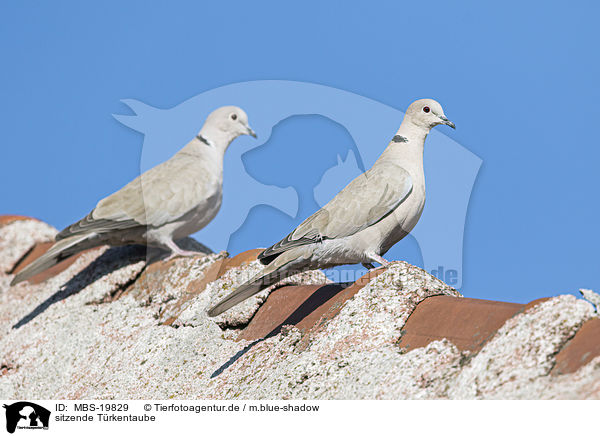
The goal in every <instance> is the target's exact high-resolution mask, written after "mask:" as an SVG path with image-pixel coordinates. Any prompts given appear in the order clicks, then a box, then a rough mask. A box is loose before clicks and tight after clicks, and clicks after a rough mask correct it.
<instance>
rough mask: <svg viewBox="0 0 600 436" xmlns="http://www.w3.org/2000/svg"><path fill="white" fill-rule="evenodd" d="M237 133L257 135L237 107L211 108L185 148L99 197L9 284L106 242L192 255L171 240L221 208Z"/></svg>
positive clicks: (194, 229)
mask: <svg viewBox="0 0 600 436" xmlns="http://www.w3.org/2000/svg"><path fill="white" fill-rule="evenodd" d="M240 135H251V136H254V137H255V138H256V134H255V133H254V131H253V130H252V129H251V128H250V126H249V125H248V116H247V115H246V113H245V112H244V111H243V110H242V109H240V108H239V107H235V106H224V107H221V108H219V109H217V110H215V111H214V112H212V113H211V114H210V115H209V116H208V118H207V119H206V122H205V123H204V126H203V127H202V129H201V130H200V133H199V134H198V135H197V136H196V137H195V138H194V139H192V140H191V141H190V142H189V143H188V144H187V145H186V146H185V147H183V148H182V149H181V150H180V151H178V152H177V153H176V154H175V155H174V156H173V157H171V158H170V159H169V160H167V161H166V162H163V163H162V164H160V165H157V166H156V167H154V168H152V169H150V170H148V171H146V172H145V173H143V174H142V175H140V176H139V177H137V178H136V179H134V180H133V181H132V182H130V183H129V184H127V185H125V186H124V187H123V188H121V189H120V190H119V191H117V192H115V193H114V194H112V195H109V196H108V197H106V198H104V199H102V200H100V201H99V202H98V204H97V205H96V207H95V208H94V210H92V211H91V212H90V213H89V214H88V215H87V216H86V217H85V218H83V219H82V220H80V221H78V222H76V223H75V224H72V225H70V226H69V227H67V228H66V229H64V230H63V231H62V232H60V233H59V234H58V235H56V243H55V244H54V245H53V246H52V247H51V248H50V249H49V250H48V251H47V252H46V253H45V254H44V255H42V256H41V257H39V258H38V259H36V260H35V261H34V262H32V263H31V264H29V265H28V266H26V267H25V268H24V269H23V270H22V271H21V272H19V273H18V274H17V275H16V276H15V278H14V279H13V281H12V283H11V284H12V285H14V284H16V283H19V282H22V281H23V280H27V279H28V278H30V277H32V276H34V275H35V274H37V273H39V272H41V271H44V270H46V269H48V268H50V267H51V266H53V265H55V264H57V263H58V262H60V261H61V260H63V259H65V258H67V257H69V256H72V255H74V254H76V253H78V252H80V251H83V250H86V249H88V248H92V247H97V246H99V245H104V244H108V245H127V244H145V245H151V246H156V247H161V248H164V249H167V250H169V251H170V252H171V255H170V257H169V258H172V257H175V256H190V255H193V254H196V253H194V252H192V251H185V250H182V249H181V248H179V247H178V246H177V245H176V244H175V242H174V241H175V240H177V239H181V238H184V237H186V236H188V235H191V234H192V233H195V232H197V231H198V230H200V229H202V228H203V227H205V226H206V225H207V224H208V223H209V222H210V221H211V220H212V219H213V218H214V217H215V215H216V214H217V212H218V211H219V208H220V207H221V199H222V193H223V190H222V188H223V157H224V154H225V151H226V150H227V147H228V146H229V144H231V142H232V141H233V140H234V139H235V138H237V137H238V136H240Z"/></svg>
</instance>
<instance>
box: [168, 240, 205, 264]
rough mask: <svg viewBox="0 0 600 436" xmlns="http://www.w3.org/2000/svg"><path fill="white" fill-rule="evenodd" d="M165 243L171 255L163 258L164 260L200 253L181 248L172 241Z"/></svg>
mask: <svg viewBox="0 0 600 436" xmlns="http://www.w3.org/2000/svg"><path fill="white" fill-rule="evenodd" d="M166 245H167V247H169V250H171V255H170V256H169V257H167V258H166V259H165V262H168V261H169V260H172V259H175V258H176V257H191V256H197V255H198V254H201V253H198V252H197V251H189V250H182V249H181V248H179V247H178V246H177V244H175V242H173V241H168V242H167V243H166Z"/></svg>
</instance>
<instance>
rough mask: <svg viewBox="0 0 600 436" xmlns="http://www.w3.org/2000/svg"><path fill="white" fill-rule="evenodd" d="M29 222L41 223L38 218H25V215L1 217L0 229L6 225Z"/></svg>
mask: <svg viewBox="0 0 600 436" xmlns="http://www.w3.org/2000/svg"><path fill="white" fill-rule="evenodd" d="M27 220H32V221H39V220H38V219H36V218H31V217H28V216H23V215H0V227H2V226H5V225H7V224H10V223H12V222H15V221H27Z"/></svg>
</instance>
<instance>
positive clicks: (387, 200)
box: [208, 99, 455, 316]
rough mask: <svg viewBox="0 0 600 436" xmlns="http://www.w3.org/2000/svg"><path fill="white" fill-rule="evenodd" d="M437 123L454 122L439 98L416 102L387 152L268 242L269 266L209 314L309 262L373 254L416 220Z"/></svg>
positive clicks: (367, 260) (317, 264) (376, 257)
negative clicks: (280, 236)
mask: <svg viewBox="0 0 600 436" xmlns="http://www.w3.org/2000/svg"><path fill="white" fill-rule="evenodd" d="M438 124H446V125H448V126H450V127H452V128H454V127H455V126H454V124H453V123H452V122H450V121H449V120H448V119H447V118H446V116H445V115H444V111H443V110H442V107H441V105H440V104H439V103H438V102H436V101H435V100H431V99H423V100H417V101H415V102H414V103H412V104H411V105H410V106H409V108H408V110H407V111H406V114H405V116H404V120H403V121H402V124H401V125H400V128H399V129H398V132H397V133H396V135H395V136H394V137H393V139H392V140H391V142H390V143H389V145H388V146H387V148H386V149H385V150H384V152H383V154H382V155H381V156H380V157H379V159H377V161H376V162H375V164H374V165H373V167H372V168H371V169H369V170H368V171H367V172H365V173H364V174H361V175H360V176H358V177H357V178H356V179H354V180H353V181H352V182H350V184H349V185H348V186H346V187H345V188H344V189H343V190H342V191H341V192H340V193H339V194H337V195H336V196H335V197H334V198H333V199H332V200H331V201H330V202H329V203H327V204H326V205H325V206H324V207H323V208H322V209H320V210H319V211H317V212H316V213H315V214H313V215H312V216H310V217H309V218H307V219H306V220H305V221H304V222H302V224H300V225H299V226H298V227H297V228H296V229H295V230H294V231H293V232H292V233H290V234H289V235H288V236H287V237H285V238H284V239H282V240H281V241H279V242H278V243H277V244H275V245H273V246H271V247H269V248H267V249H266V250H265V251H263V252H262V253H261V254H260V255H259V256H258V258H259V260H260V261H261V263H263V264H264V265H267V266H266V267H265V268H264V270H263V271H262V272H261V273H259V274H258V275H256V276H255V277H253V278H252V279H250V280H249V281H248V282H246V283H245V284H243V285H241V286H240V287H239V288H237V289H236V290H235V291H233V292H232V293H231V294H230V295H228V296H227V297H225V298H224V299H223V300H221V301H220V302H219V303H217V304H216V305H215V306H214V307H212V308H211V309H210V310H209V311H208V314H209V316H216V315H219V314H220V313H222V312H224V311H226V310H228V309H229V308H231V307H233V306H235V305H236V304H238V303H240V302H241V301H243V300H245V299H246V298H248V297H250V296H252V295H254V294H256V293H257V292H259V291H261V290H262V289H264V288H266V287H268V286H270V285H272V284H274V283H276V282H278V281H279V280H280V279H281V278H283V277H285V276H288V275H291V274H294V273H297V272H300V271H304V270H309V269H317V268H331V267H334V266H338V265H345V264H355V263H362V264H363V265H364V266H365V267H367V268H372V267H373V265H372V262H377V263H380V264H382V265H384V266H387V265H388V264H389V262H387V261H386V260H385V259H384V258H383V257H381V256H382V255H384V254H385V253H386V252H387V251H388V250H389V249H390V248H391V247H392V246H393V245H394V244H395V243H396V242H398V241H399V240H400V239H402V238H403V237H404V236H406V235H407V234H408V233H409V232H410V231H411V230H412V229H413V227H414V226H415V225H416V224H417V221H418V220H419V218H420V216H421V212H422V211H423V206H424V204H425V175H424V173H423V147H424V144H425V138H426V137H427V134H428V133H429V131H430V130H431V129H432V128H433V127H435V126H437V125H438Z"/></svg>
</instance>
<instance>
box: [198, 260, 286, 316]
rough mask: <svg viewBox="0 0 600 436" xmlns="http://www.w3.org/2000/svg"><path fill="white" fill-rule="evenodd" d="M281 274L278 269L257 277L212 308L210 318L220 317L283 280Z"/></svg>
mask: <svg viewBox="0 0 600 436" xmlns="http://www.w3.org/2000/svg"><path fill="white" fill-rule="evenodd" d="M281 273H282V272H281V270H279V269H276V270H275V271H273V272H268V273H266V274H265V273H262V274H259V275H257V276H255V277H254V278H252V279H250V280H249V281H247V282H246V283H244V284H243V285H241V286H240V287H239V288H237V289H236V290H235V291H233V292H232V293H231V294H229V295H228V296H227V297H225V298H223V299H222V300H221V301H219V302H218V303H217V304H215V305H214V306H213V307H212V308H210V310H209V311H208V316H217V315H220V314H221V313H223V312H225V311H226V310H229V309H231V308H232V307H233V306H235V305H236V304H238V303H241V302H242V301H244V300H245V299H246V298H250V297H252V296H253V295H254V294H258V293H259V292H260V291H262V290H263V289H265V288H268V287H269V286H271V285H272V284H274V283H277V282H278V281H279V280H280V278H281Z"/></svg>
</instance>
